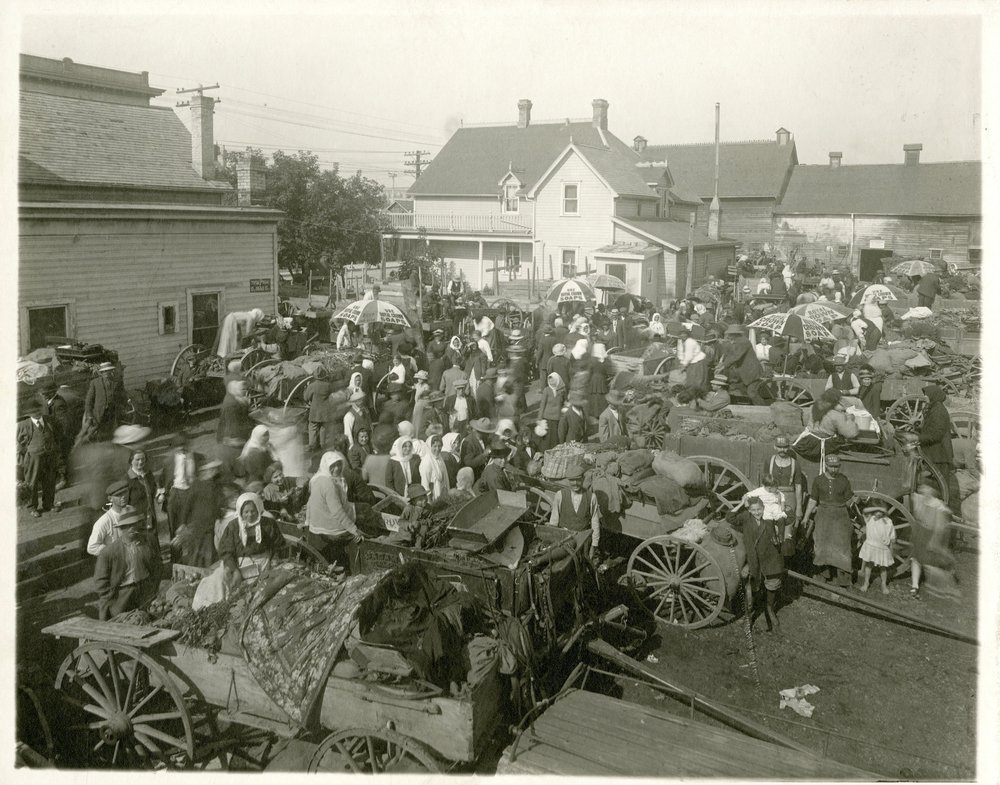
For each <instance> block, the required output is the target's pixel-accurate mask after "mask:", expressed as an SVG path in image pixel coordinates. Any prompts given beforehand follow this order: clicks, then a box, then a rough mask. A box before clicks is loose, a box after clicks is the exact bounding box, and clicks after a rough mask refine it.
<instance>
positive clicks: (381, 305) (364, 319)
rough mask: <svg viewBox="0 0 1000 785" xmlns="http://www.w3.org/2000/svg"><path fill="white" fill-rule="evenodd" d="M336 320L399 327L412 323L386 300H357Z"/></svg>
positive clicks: (339, 314)
mask: <svg viewBox="0 0 1000 785" xmlns="http://www.w3.org/2000/svg"><path fill="white" fill-rule="evenodd" d="M333 318H334V319H346V320H347V321H349V322H354V324H356V325H359V326H360V325H362V324H372V323H374V322H382V324H394V325H397V326H399V327H409V326H410V322H409V321H408V320H407V318H406V317H405V316H404V315H403V312H402V311H401V310H399V308H397V307H396V306H395V305H393V304H392V303H387V302H385V301H384V300H356V301H355V302H353V303H351V304H350V305H348V306H347V307H346V308H344V310H342V311H341V312H340V313H338V314H335V315H334V317H333Z"/></svg>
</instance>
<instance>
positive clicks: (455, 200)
mask: <svg viewBox="0 0 1000 785" xmlns="http://www.w3.org/2000/svg"><path fill="white" fill-rule="evenodd" d="M518 110H519V117H518V122H517V123H516V124H510V125H500V126H496V125H493V126H477V127H463V128H460V129H459V130H458V131H456V132H455V134H454V135H453V136H452V138H451V139H450V140H449V141H448V143H447V144H446V145H445V146H444V147H443V148H442V149H441V151H440V152H439V153H438V155H437V156H436V157H435V158H434V160H433V161H432V162H431V163H430V164H429V165H428V167H427V169H426V170H425V171H424V173H423V174H422V175H421V176H420V178H419V179H418V180H417V181H416V183H414V185H413V186H411V188H410V191H409V195H410V197H411V198H412V200H413V211H412V212H411V213H389V214H386V219H387V221H388V223H389V226H390V227H391V231H389V232H387V234H386V237H385V239H386V240H387V241H388V242H386V243H385V247H386V248H387V249H391V253H392V254H393V255H395V256H397V258H401V257H402V256H404V255H405V254H406V253H408V252H409V251H411V250H412V249H413V244H415V243H425V244H426V245H427V246H428V247H429V248H430V249H431V250H432V251H433V252H434V253H435V254H437V255H439V256H441V257H442V258H443V259H444V260H445V263H446V265H447V266H448V268H449V270H453V271H454V272H456V273H458V274H460V275H461V276H462V278H464V280H466V281H467V282H468V283H469V285H470V286H472V287H473V288H476V289H483V288H484V287H486V286H492V282H493V281H494V278H496V280H498V281H499V282H500V283H501V284H503V283H504V282H508V281H516V280H526V278H527V275H528V274H529V271H531V272H532V273H533V275H534V276H535V277H536V278H537V279H539V280H551V279H554V278H560V277H563V276H567V275H572V274H584V273H586V272H608V273H610V274H612V275H615V274H619V273H623V274H619V277H621V278H622V279H623V280H624V281H625V282H626V284H627V285H628V289H629V291H630V292H633V293H635V294H642V295H643V296H646V297H649V298H650V299H651V300H653V302H657V303H658V302H659V301H660V300H661V299H669V298H673V297H675V296H677V295H678V293H679V289H678V286H677V282H678V281H680V282H681V286H680V289H683V285H684V283H685V280H686V279H685V278H684V276H683V275H681V276H678V273H677V269H676V265H677V263H678V254H680V253H681V251H684V252H685V253H686V248H687V245H688V242H687V232H688V226H687V223H685V222H681V221H671V220H668V219H666V218H665V217H663V216H664V215H665V214H666V206H667V199H668V194H669V189H670V186H671V185H672V181H671V180H670V175H669V172H668V171H666V170H665V169H658V170H656V171H655V173H654V171H653V170H652V169H650V168H649V167H648V166H643V165H641V164H642V160H641V157H640V155H639V153H638V152H636V150H635V149H634V148H633V147H630V146H628V145H627V144H625V143H624V142H622V141H621V140H619V139H618V138H617V137H615V136H614V135H613V134H612V133H611V132H610V131H608V119H607V118H608V102H607V101H605V100H603V99H597V100H595V101H594V102H593V117H592V118H591V119H590V120H589V121H579V120H578V121H570V120H564V121H559V122H547V123H532V122H531V102H530V101H527V100H522V101H520V102H519V103H518ZM682 232H683V235H684V240H683V242H681V241H680V239H679V238H680V234H681V233H682ZM696 243H697V244H696V250H697V251H698V252H700V253H701V254H702V257H701V258H702V259H703V260H704V265H702V264H699V257H697V255H696V267H695V271H696V276H699V275H701V273H702V271H705V272H704V275H707V273H708V272H709V271H714V270H715V268H716V257H719V258H721V257H722V256H723V255H725V253H726V252H727V249H728V257H727V260H726V261H725V262H724V263H723V264H722V265H721V269H724V268H725V266H726V264H731V263H732V259H733V256H734V254H735V246H736V243H735V241H730V240H726V239H724V238H720V239H718V240H711V241H710V240H709V238H707V237H706V236H705V235H704V234H701V233H696ZM609 249H613V250H609ZM629 249H632V250H629ZM709 250H711V252H712V253H711V254H708V251H709ZM616 254H617V255H616ZM706 254H708V255H706ZM709 256H710V257H711V258H709ZM640 258H641V260H642V261H641V263H639V264H636V262H637V261H638V259H640ZM684 263H685V265H686V257H685V260H684ZM633 268H635V269H633ZM684 269H685V270H686V267H685V268H684ZM702 280H703V278H699V277H696V279H695V281H694V285H695V286H697V285H698V284H699V283H701V282H702Z"/></svg>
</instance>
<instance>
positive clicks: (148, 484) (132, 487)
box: [125, 450, 156, 530]
mask: <svg viewBox="0 0 1000 785" xmlns="http://www.w3.org/2000/svg"><path fill="white" fill-rule="evenodd" d="M125 477H126V479H127V481H128V503H129V506H131V507H134V508H135V511H136V512H137V513H138V514H139V517H140V518H142V525H143V528H146V529H154V530H155V529H156V480H155V479H154V478H153V473H152V472H151V471H149V469H148V468H147V464H146V453H145V452H144V451H142V450H136V451H135V452H134V453H132V462H131V463H130V464H129V467H128V472H126V475H125Z"/></svg>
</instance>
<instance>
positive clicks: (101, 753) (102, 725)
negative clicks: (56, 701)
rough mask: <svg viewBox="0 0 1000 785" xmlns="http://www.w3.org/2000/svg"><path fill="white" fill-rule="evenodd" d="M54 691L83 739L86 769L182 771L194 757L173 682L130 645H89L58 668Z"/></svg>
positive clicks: (184, 710) (70, 726)
mask: <svg viewBox="0 0 1000 785" xmlns="http://www.w3.org/2000/svg"><path fill="white" fill-rule="evenodd" d="M55 688H56V690H57V691H58V692H59V693H60V694H61V696H62V698H63V699H64V700H65V701H66V703H67V706H68V709H69V711H70V712H72V716H73V717H76V718H78V719H79V720H80V722H79V724H74V723H73V720H72V719H69V718H67V721H66V724H65V726H64V727H65V729H66V730H68V731H70V732H77V733H80V734H81V735H82V736H83V738H84V739H85V740H86V743H87V747H88V748H89V750H88V756H89V758H90V760H89V761H88V763H89V765H92V766H93V765H96V766H103V767H107V766H112V767H122V768H186V767H189V766H190V765H191V762H192V760H193V758H194V734H193V731H192V724H191V715H190V713H189V712H188V708H187V705H186V704H185V701H184V695H183V693H182V692H181V690H180V689H179V688H178V686H177V684H176V682H175V681H174V679H173V678H172V677H171V676H170V675H169V674H168V673H167V671H166V670H165V669H164V668H163V666H162V665H160V664H159V663H158V662H157V661H156V660H155V659H153V658H152V657H151V656H150V655H149V654H147V653H145V652H143V651H140V650H139V649H136V648H133V647H131V646H125V645H122V644H120V643H110V642H90V643H85V644H83V645H82V646H80V647H78V648H77V649H75V650H74V651H73V653H72V654H70V655H69V656H68V657H67V658H66V659H65V660H64V661H63V663H62V665H61V666H60V667H59V672H58V674H57V675H56V682H55Z"/></svg>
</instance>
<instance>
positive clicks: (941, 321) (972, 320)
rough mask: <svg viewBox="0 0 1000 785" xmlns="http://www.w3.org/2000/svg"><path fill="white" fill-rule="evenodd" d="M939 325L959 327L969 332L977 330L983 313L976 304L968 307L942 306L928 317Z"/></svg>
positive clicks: (980, 324)
mask: <svg viewBox="0 0 1000 785" xmlns="http://www.w3.org/2000/svg"><path fill="white" fill-rule="evenodd" d="M930 318H931V319H932V320H933V321H934V322H936V323H937V324H938V325H940V326H941V327H961V328H963V329H965V330H968V331H970V332H979V330H980V328H981V327H982V323H983V315H982V312H981V310H980V307H979V306H978V305H976V306H972V307H970V308H942V309H940V310H938V311H934V315H933V316H932V317H930Z"/></svg>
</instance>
